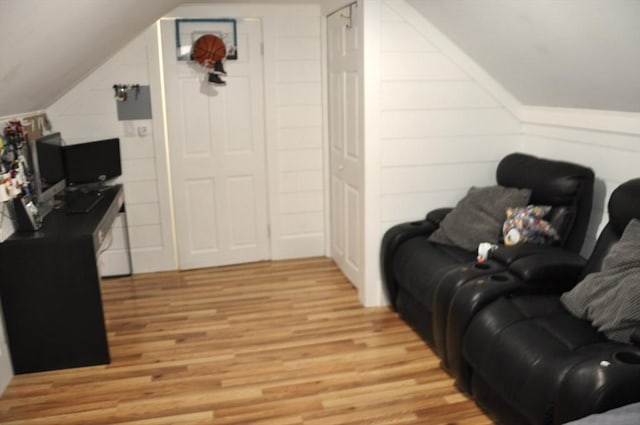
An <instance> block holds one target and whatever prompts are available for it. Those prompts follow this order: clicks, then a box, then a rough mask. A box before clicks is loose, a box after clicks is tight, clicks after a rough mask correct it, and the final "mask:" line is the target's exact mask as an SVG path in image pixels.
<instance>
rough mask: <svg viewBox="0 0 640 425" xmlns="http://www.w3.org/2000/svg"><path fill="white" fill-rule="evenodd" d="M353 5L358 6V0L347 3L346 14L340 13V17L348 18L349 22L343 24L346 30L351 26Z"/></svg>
mask: <svg viewBox="0 0 640 425" xmlns="http://www.w3.org/2000/svg"><path fill="white" fill-rule="evenodd" d="M354 7H358V2H354V3H351V4H350V5H349V14H348V15H340V17H341V18H345V19H348V20H349V22H347V24H346V25H345V26H344V27H345V28H346V29H348V30H350V29H351V28H352V27H353V8H354Z"/></svg>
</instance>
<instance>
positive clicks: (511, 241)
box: [502, 205, 559, 245]
mask: <svg viewBox="0 0 640 425" xmlns="http://www.w3.org/2000/svg"><path fill="white" fill-rule="evenodd" d="M549 211H551V207H550V206H548V205H527V206H526V207H515V208H507V211H506V213H507V219H506V220H505V222H504V224H503V226H502V236H503V238H504V244H505V245H516V244H521V243H537V244H544V243H548V242H553V241H556V240H558V239H559V236H558V232H557V231H556V229H554V228H553V226H551V223H549V222H548V221H546V220H543V217H544V216H545V215H546V214H547V213H548V212H549Z"/></svg>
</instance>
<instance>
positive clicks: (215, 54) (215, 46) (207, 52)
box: [191, 34, 227, 66]
mask: <svg viewBox="0 0 640 425" xmlns="http://www.w3.org/2000/svg"><path fill="white" fill-rule="evenodd" d="M226 56H227V49H226V47H225V45H224V41H222V39H221V38H220V37H218V36H216V35H213V34H205V35H202V36H200V37H199V38H198V39H197V40H196V41H195V42H194V43H193V47H192V48H191V57H192V59H193V60H194V61H196V62H198V63H199V64H200V65H204V66H212V65H213V64H214V63H215V62H218V61H221V60H222V59H224V58H225V57H226Z"/></svg>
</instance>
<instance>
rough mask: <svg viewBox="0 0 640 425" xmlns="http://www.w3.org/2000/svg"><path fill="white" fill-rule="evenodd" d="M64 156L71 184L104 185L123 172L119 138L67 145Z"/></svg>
mask: <svg viewBox="0 0 640 425" xmlns="http://www.w3.org/2000/svg"><path fill="white" fill-rule="evenodd" d="M63 156H64V163H65V168H66V173H67V174H66V180H67V184H68V185H69V186H79V185H90V184H98V185H104V183H105V182H106V181H107V180H110V179H113V178H115V177H118V176H119V175H121V174H122V166H121V163H120V139H117V138H115V139H105V140H96V141H93V142H86V143H78V144H74V145H67V146H65V147H64V150H63Z"/></svg>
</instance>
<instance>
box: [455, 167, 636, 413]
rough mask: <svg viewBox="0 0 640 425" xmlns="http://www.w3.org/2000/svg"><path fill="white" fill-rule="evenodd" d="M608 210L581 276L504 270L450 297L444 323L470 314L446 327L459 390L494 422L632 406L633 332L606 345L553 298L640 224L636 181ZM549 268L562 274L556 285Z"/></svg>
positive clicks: (621, 191) (532, 260)
mask: <svg viewBox="0 0 640 425" xmlns="http://www.w3.org/2000/svg"><path fill="white" fill-rule="evenodd" d="M608 211H609V222H608V224H607V225H606V227H605V228H604V229H603V230H602V232H601V233H600V236H599V237H598V240H597V243H596V246H595V248H594V251H593V253H592V254H591V256H590V257H589V259H588V260H587V262H586V264H584V266H583V267H581V268H579V273H575V271H576V269H577V267H576V264H577V263H575V264H569V265H568V268H567V270H569V271H567V270H563V268H562V267H552V268H551V269H549V270H547V271H546V272H543V273H541V274H540V275H538V276H537V277H536V276H535V273H533V274H532V275H527V273H526V272H525V273H522V270H523V269H522V268H521V269H520V270H513V269H512V270H511V271H510V272H507V273H505V272H501V273H498V274H496V275H495V277H497V279H492V276H491V275H489V276H485V277H484V278H483V279H481V280H482V282H480V281H479V280H477V279H476V280H474V281H473V282H472V283H471V284H467V285H464V286H462V287H461V288H460V289H459V290H458V291H457V293H456V294H455V297H454V300H453V305H452V317H451V319H452V323H453V322H455V320H457V318H458V317H459V316H465V314H466V315H469V316H470V320H468V326H466V327H461V328H458V329H457V330H456V328H455V326H453V327H452V330H456V332H458V335H456V336H455V337H454V339H456V338H457V339H460V340H461V341H462V342H461V346H460V347H459V348H460V349H461V352H460V355H461V356H460V357H461V364H458V365H457V366H456V369H457V370H466V372H465V373H463V374H462V377H460V376H459V377H458V381H460V380H461V379H462V380H466V382H459V385H460V386H462V387H463V388H465V387H466V388H468V389H469V390H470V393H471V394H472V395H473V397H474V399H475V400H476V402H477V403H478V404H479V405H480V406H481V407H483V408H484V409H485V410H487V411H488V412H489V413H490V414H491V415H493V416H494V417H495V418H496V419H497V420H498V421H499V422H500V423H503V424H514V425H515V424H517V425H527V424H528V425H542V424H562V423H565V422H568V421H571V420H574V419H577V418H580V417H583V416H587V415H589V414H592V413H597V412H603V411H606V410H609V409H612V408H615V407H619V406H622V405H626V404H629V403H633V402H638V401H640V329H636V330H635V332H634V333H633V334H632V336H631V340H630V343H628V344H626V343H622V342H615V341H612V340H610V339H608V338H607V337H605V336H604V335H603V334H602V333H600V332H598V330H597V329H596V328H595V327H593V326H592V324H591V322H589V321H587V320H582V319H579V318H577V317H575V316H573V315H572V314H571V313H569V312H568V311H567V310H566V309H565V307H564V305H563V304H562V302H561V301H560V294H561V293H562V292H563V291H565V290H566V289H567V288H568V287H572V286H574V285H575V284H576V283H578V282H579V281H580V280H582V279H583V278H584V277H585V276H587V275H588V274H589V273H592V272H596V271H599V270H601V267H602V262H603V259H604V258H605V257H606V255H607V254H608V253H609V252H610V251H611V249H612V247H613V246H614V245H615V244H616V243H617V242H618V241H619V239H620V237H621V235H622V233H623V231H624V229H625V228H626V226H627V224H628V223H629V221H630V220H631V219H633V218H640V179H635V180H630V181H628V182H626V183H624V184H622V185H620V186H619V187H618V188H617V189H616V190H615V191H614V192H613V193H612V195H611V197H610V199H609V202H608ZM525 262H528V263H529V264H528V265H527V266H526V267H524V269H527V270H535V263H536V259H535V256H533V257H529V258H527V259H526V260H525ZM558 264H559V263H558ZM554 271H555V272H558V273H559V276H561V277H555V278H554ZM572 273H574V274H575V276H574V277H573V278H572V279H569V281H565V282H562V276H564V277H566V276H569V275H570V274H572ZM545 274H546V276H545ZM545 278H552V279H551V281H547V280H545ZM558 283H563V284H561V285H557V284H558ZM638 284H639V285H640V281H639V282H638ZM478 306H479V307H478ZM469 309H472V310H475V311H473V312H469V311H468V310H469ZM451 348H452V350H453V349H454V348H453V347H451Z"/></svg>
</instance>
